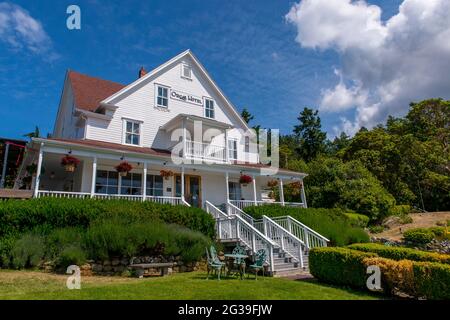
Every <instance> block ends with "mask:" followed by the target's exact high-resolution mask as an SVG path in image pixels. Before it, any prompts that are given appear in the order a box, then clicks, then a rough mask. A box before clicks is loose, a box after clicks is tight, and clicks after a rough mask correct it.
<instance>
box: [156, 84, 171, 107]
mask: <svg viewBox="0 0 450 320" xmlns="http://www.w3.org/2000/svg"><path fill="white" fill-rule="evenodd" d="M156 106H157V107H160V108H168V107H169V89H168V88H167V87H163V86H156Z"/></svg>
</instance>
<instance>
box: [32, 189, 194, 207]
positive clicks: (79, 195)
mask: <svg viewBox="0 0 450 320" xmlns="http://www.w3.org/2000/svg"><path fill="white" fill-rule="evenodd" d="M37 196H38V198H42V197H51V198H76V199H89V198H93V199H99V200H114V199H116V200H119V199H120V200H128V201H144V197H143V196H142V195H127V194H101V193H96V194H94V195H93V196H92V197H91V194H90V193H87V192H68V191H47V190H39V191H38V194H37ZM145 201H151V202H156V203H161V204H171V205H174V206H175V205H186V206H189V204H188V203H187V202H186V201H183V199H182V198H181V197H162V196H161V197H158V196H146V197H145Z"/></svg>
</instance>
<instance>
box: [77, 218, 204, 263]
mask: <svg viewBox="0 0 450 320" xmlns="http://www.w3.org/2000/svg"><path fill="white" fill-rule="evenodd" d="M209 243H210V240H209V239H208V238H207V237H206V236H204V235H203V234H201V233H199V232H196V231H192V230H189V229H187V228H184V227H181V226H179V225H175V224H171V225H169V224H164V223H159V222H131V223H128V222H124V221H122V220H120V219H113V220H104V221H98V222H96V223H94V224H93V225H92V226H90V227H89V228H88V230H87V232H86V235H85V237H84V247H85V248H86V250H87V252H88V256H89V257H90V258H91V259H107V258H109V257H114V256H126V257H131V256H134V255H154V254H156V255H158V254H163V255H181V256H182V258H183V260H184V261H194V260H198V259H199V258H200V257H201V256H202V255H203V253H204V249H205V247H207V246H208V245H209Z"/></svg>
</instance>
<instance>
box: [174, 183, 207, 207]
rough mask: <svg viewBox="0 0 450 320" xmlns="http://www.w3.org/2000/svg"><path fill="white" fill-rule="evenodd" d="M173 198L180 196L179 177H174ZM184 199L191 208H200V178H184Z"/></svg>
mask: <svg viewBox="0 0 450 320" xmlns="http://www.w3.org/2000/svg"><path fill="white" fill-rule="evenodd" d="M175 196H176V197H180V196H181V175H175ZM184 199H185V200H186V201H187V202H188V203H189V204H190V205H191V206H193V207H198V208H200V207H201V206H202V198H201V177H200V176H191V175H185V176H184Z"/></svg>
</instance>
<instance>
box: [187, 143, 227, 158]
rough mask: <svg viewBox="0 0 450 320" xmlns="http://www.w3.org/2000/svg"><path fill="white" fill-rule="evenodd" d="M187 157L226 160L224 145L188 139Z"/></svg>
mask: <svg viewBox="0 0 450 320" xmlns="http://www.w3.org/2000/svg"><path fill="white" fill-rule="evenodd" d="M186 157H188V158H194V159H204V160H213V161H221V162H225V161H226V150H225V147H224V146H219V145H214V144H209V143H204V142H197V141H192V140H188V139H187V140H186Z"/></svg>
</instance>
